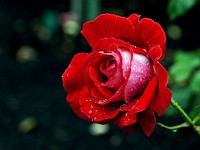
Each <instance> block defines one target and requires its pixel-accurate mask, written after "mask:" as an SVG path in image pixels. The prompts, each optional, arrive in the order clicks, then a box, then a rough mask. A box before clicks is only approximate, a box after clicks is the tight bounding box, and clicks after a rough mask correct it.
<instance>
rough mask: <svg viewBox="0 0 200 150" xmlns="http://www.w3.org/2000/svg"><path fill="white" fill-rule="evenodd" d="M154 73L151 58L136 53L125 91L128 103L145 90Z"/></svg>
mask: <svg viewBox="0 0 200 150" xmlns="http://www.w3.org/2000/svg"><path fill="white" fill-rule="evenodd" d="M153 73H154V71H153V67H152V65H151V62H150V60H149V59H148V58H147V57H146V56H144V55H142V54H136V53H134V54H133V56H132V61H131V72H130V75H129V78H128V81H127V84H126V87H125V91H124V94H125V95H124V97H125V101H126V102H127V103H128V102H130V101H131V100H132V99H133V98H134V97H136V96H138V95H139V94H141V92H143V91H144V89H145V87H146V86H147V84H148V82H149V80H150V79H151V78H152V76H153Z"/></svg>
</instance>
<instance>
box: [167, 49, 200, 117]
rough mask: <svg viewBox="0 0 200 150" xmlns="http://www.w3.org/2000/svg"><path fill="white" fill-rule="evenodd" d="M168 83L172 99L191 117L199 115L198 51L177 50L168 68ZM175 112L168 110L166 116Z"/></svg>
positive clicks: (199, 67)
mask: <svg viewBox="0 0 200 150" xmlns="http://www.w3.org/2000/svg"><path fill="white" fill-rule="evenodd" d="M169 82H170V86H171V90H172V93H173V98H174V99H175V101H177V102H178V103H179V104H180V105H181V107H183V108H184V109H186V110H188V111H189V114H190V115H191V116H192V117H195V116H197V115H199V113H200V49H196V50H193V51H189V52H186V51H183V50H178V51H176V52H175V54H174V62H173V65H171V67H170V68H169ZM175 113H176V111H175V110H174V109H173V108H170V109H168V110H167V111H166V115H168V116H173V115H174V114H175Z"/></svg>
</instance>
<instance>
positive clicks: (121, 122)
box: [113, 112, 137, 128]
mask: <svg viewBox="0 0 200 150" xmlns="http://www.w3.org/2000/svg"><path fill="white" fill-rule="evenodd" d="M136 121H137V117H136V115H135V114H132V115H130V114H129V112H123V113H121V114H119V115H118V116H117V117H116V118H115V120H114V122H113V124H114V125H116V126H118V127H119V128H124V127H125V126H129V125H131V124H134V123H135V122H136Z"/></svg>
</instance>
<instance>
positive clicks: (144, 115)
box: [138, 109, 156, 136]
mask: <svg viewBox="0 0 200 150" xmlns="http://www.w3.org/2000/svg"><path fill="white" fill-rule="evenodd" d="M138 120H139V123H140V125H141V127H142V129H143V131H144V133H145V134H146V135H147V136H150V134H151V133H152V132H153V130H154V127H155V123H156V118H155V115H154V111H153V110H151V109H146V110H145V111H143V112H141V113H140V114H139V115H138Z"/></svg>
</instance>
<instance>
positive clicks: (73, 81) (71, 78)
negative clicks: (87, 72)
mask: <svg viewBox="0 0 200 150" xmlns="http://www.w3.org/2000/svg"><path fill="white" fill-rule="evenodd" d="M87 57H88V54H84V53H81V54H76V55H75V56H74V57H73V59H72V61H71V63H70V64H69V66H68V68H67V69H66V70H65V72H64V74H63V76H62V81H63V86H64V88H65V90H66V91H67V93H68V95H67V97H66V98H67V102H68V103H69V105H70V107H71V108H72V110H73V111H74V112H75V113H76V114H77V115H78V116H79V117H80V118H82V119H85V120H89V119H88V117H86V116H85V115H84V114H83V113H82V112H81V110H80V105H79V98H80V95H81V91H82V88H83V86H84V80H83V78H82V76H81V74H80V72H82V68H81V67H82V65H83V63H84V62H85V60H86V59H87Z"/></svg>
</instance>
